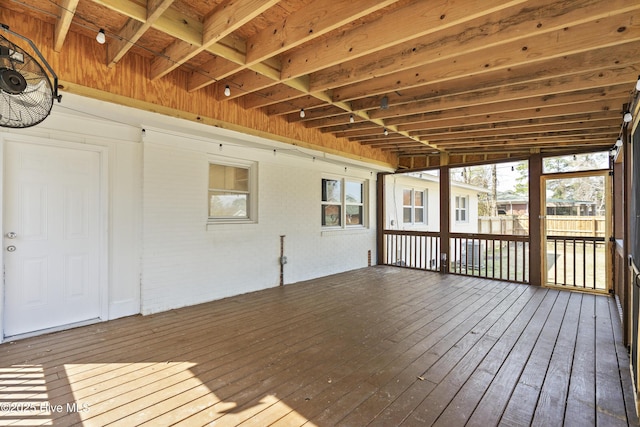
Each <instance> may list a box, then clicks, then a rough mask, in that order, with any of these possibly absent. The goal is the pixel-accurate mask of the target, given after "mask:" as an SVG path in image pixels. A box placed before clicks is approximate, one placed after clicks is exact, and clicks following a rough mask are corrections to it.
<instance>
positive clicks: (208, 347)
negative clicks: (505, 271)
mask: <svg viewBox="0 0 640 427" xmlns="http://www.w3.org/2000/svg"><path fill="white" fill-rule="evenodd" d="M619 323H620V322H619V318H618V314H617V310H616V307H615V302H614V300H613V299H611V298H609V297H605V296H594V295H587V294H581V293H570V292H564V291H557V290H550V289H540V288H536V287H530V286H527V285H517V284H511V283H505V282H496V281H489V280H483V279H476V278H464V277H458V276H441V275H439V274H436V273H428V272H420V271H413V270H406V269H399V268H394V267H370V268H366V269H362V270H357V271H353V272H349V273H344V274H338V275H334V276H330V277H326V278H322V279H317V280H312V281H308V282H305V283H300V284H296V285H288V286H285V287H284V288H274V289H269V290H266V291H261V292H256V293H252V294H247V295H241V296H238V297H233V298H229V299H225V300H222V301H216V302H212V303H208V304H203V305H198V306H195V307H189V308H185V309H180V310H174V311H171V312H167V313H161V314H157V315H153V316H147V317H141V316H135V317H130V318H125V319H120V320H115V321H111V322H107V323H101V324H97V325H92V326H86V327H82V328H77V329H73V330H69V331H64V332H59V333H55V334H50V335H46V336H41V337H36V338H29V339H25V340H20V341H17V342H14V343H5V344H2V345H0V404H1V405H2V406H1V407H0V408H1V409H2V411H0V424H1V425H7V424H12V423H16V425H39V424H44V425H60V426H68V425H75V424H82V425H87V426H105V425H111V424H114V425H122V426H132V425H151V426H166V425H173V424H177V425H185V426H198V425H208V424H209V423H211V424H212V425H222V426H231V425H243V426H245V425H246V426H249V425H255V426H267V425H275V426H299V425H319V426H337V425H339V426H364V425H376V426H396V425H409V426H413V425H437V426H447V427H454V426H462V425H470V426H483V427H488V426H493V425H505V426H526V425H540V426H559V425H563V424H564V425H575V426H591V425H600V426H617V425H637V423H638V421H637V418H636V416H635V406H634V400H633V397H632V386H631V381H630V375H629V368H628V366H629V362H628V358H627V354H626V351H625V349H624V347H623V345H622V344H621V342H620V324H619ZM7 404H10V405H9V406H7ZM58 405H59V406H58Z"/></svg>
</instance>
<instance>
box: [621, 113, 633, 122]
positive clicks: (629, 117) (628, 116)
mask: <svg viewBox="0 0 640 427" xmlns="http://www.w3.org/2000/svg"><path fill="white" fill-rule="evenodd" d="M622 120H624V122H625V123H629V122H631V120H633V116H632V115H631V113H630V112H629V111H627V112H625V113H624V117H623V118H622Z"/></svg>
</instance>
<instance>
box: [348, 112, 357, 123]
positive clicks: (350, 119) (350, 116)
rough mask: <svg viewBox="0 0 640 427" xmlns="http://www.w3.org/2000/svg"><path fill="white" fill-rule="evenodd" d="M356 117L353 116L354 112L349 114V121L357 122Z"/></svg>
mask: <svg viewBox="0 0 640 427" xmlns="http://www.w3.org/2000/svg"><path fill="white" fill-rule="evenodd" d="M355 121H356V119H354V118H353V114H351V115H349V123H353V122H355Z"/></svg>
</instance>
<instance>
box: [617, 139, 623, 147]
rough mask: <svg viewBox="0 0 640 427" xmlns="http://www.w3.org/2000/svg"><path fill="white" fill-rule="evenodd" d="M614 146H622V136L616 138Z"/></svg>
mask: <svg viewBox="0 0 640 427" xmlns="http://www.w3.org/2000/svg"><path fill="white" fill-rule="evenodd" d="M616 147H622V138H618V139H617V140H616Z"/></svg>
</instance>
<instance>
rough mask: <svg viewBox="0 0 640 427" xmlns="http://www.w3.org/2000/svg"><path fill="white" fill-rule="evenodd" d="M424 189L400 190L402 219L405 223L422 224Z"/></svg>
mask: <svg viewBox="0 0 640 427" xmlns="http://www.w3.org/2000/svg"><path fill="white" fill-rule="evenodd" d="M426 193H427V191H426V190H416V189H412V188H411V189H410V188H405V189H403V190H402V220H403V222H404V223H405V224H424V223H426V222H427V218H426V216H425V212H426V209H425V206H426V200H427V199H426Z"/></svg>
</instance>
